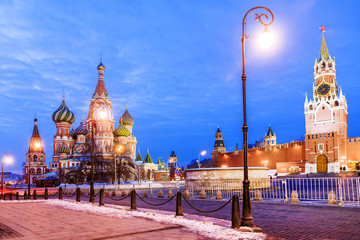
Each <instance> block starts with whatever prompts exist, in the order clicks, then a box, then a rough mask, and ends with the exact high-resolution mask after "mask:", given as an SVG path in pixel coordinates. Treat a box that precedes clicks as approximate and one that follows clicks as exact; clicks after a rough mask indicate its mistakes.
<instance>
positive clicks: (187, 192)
mask: <svg viewBox="0 0 360 240" xmlns="http://www.w3.org/2000/svg"><path fill="white" fill-rule="evenodd" d="M184 198H185V199H189V198H190V194H189V190H187V189H186V190H185V192H184Z"/></svg>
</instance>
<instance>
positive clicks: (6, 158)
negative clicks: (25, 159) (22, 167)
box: [1, 153, 10, 194]
mask: <svg viewBox="0 0 360 240" xmlns="http://www.w3.org/2000/svg"><path fill="white" fill-rule="evenodd" d="M4 158H5V161H9V160H10V153H4V154H3V155H2V158H1V194H4Z"/></svg>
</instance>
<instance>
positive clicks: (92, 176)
mask: <svg viewBox="0 0 360 240" xmlns="http://www.w3.org/2000/svg"><path fill="white" fill-rule="evenodd" d="M94 127H95V123H94V122H91V150H90V151H91V153H90V161H91V162H90V163H91V168H90V197H89V202H92V203H94V202H95V191H94V145H95V143H94V140H95V139H94Z"/></svg>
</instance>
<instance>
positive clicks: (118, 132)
mask: <svg viewBox="0 0 360 240" xmlns="http://www.w3.org/2000/svg"><path fill="white" fill-rule="evenodd" d="M114 135H115V137H127V136H129V130H128V129H127V128H126V127H124V125H123V124H120V126H118V127H117V128H116V129H115V131H114Z"/></svg>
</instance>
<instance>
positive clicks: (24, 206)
mask: <svg viewBox="0 0 360 240" xmlns="http://www.w3.org/2000/svg"><path fill="white" fill-rule="evenodd" d="M2 227H4V228H6V230H7V232H8V233H9V232H13V234H3V231H0V239H26V240H29V239H30V240H31V239H34V240H35V239H36V240H38V239H50V240H51V239H62V240H63V239H76V240H80V239H94V240H95V239H98V240H100V239H101V240H102V239H136V240H137V239H187V240H193V239H207V238H205V237H202V236H200V235H198V234H196V233H193V232H189V231H187V229H186V228H185V227H182V226H179V225H173V224H164V223H158V222H154V221H150V220H146V219H142V218H113V217H108V216H100V215H94V214H90V213H86V212H79V211H72V210H67V209H64V208H60V207H57V206H56V205H49V204H45V203H42V202H28V203H15V202H12V203H11V202H10V203H1V211H0V229H1V228H2Z"/></svg>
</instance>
